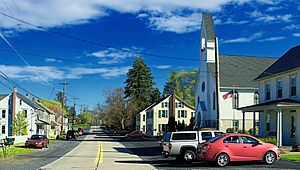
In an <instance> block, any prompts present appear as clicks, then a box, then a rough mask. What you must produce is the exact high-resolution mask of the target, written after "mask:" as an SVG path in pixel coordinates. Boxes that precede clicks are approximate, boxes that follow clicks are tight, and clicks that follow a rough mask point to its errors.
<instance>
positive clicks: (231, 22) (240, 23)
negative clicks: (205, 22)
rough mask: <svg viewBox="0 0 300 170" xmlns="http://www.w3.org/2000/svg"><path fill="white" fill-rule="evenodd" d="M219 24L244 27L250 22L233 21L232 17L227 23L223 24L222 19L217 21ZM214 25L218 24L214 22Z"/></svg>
mask: <svg viewBox="0 0 300 170" xmlns="http://www.w3.org/2000/svg"><path fill="white" fill-rule="evenodd" d="M217 20H218V21H217V24H233V25H243V24H247V23H249V21H245V20H241V21H236V20H234V19H232V18H231V17H229V18H227V20H226V22H224V23H222V21H221V20H220V19H217ZM214 23H215V24H216V22H215V21H214Z"/></svg>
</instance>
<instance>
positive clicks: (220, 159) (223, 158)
mask: <svg viewBox="0 0 300 170" xmlns="http://www.w3.org/2000/svg"><path fill="white" fill-rule="evenodd" d="M229 162H230V158H229V156H228V155H227V154H226V153H221V154H219V155H218V156H217V158H216V164H217V165H218V166H220V167H224V166H226V165H228V164H229Z"/></svg>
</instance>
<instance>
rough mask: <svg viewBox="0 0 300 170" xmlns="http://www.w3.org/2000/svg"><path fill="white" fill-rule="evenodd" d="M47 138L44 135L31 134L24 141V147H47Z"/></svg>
mask: <svg viewBox="0 0 300 170" xmlns="http://www.w3.org/2000/svg"><path fill="white" fill-rule="evenodd" d="M48 145H49V140H48V138H47V136H46V135H32V136H31V137H30V138H28V140H27V141H26V142H25V146H26V147H34V148H48Z"/></svg>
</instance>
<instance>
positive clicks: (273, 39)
mask: <svg viewBox="0 0 300 170" xmlns="http://www.w3.org/2000/svg"><path fill="white" fill-rule="evenodd" d="M284 39H285V37H284V36H278V37H270V38H265V39H261V40H258V41H259V42H265V41H279V40H284Z"/></svg>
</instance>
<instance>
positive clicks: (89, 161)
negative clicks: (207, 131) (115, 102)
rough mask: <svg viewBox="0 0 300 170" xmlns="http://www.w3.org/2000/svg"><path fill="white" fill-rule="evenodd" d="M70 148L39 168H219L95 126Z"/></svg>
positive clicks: (285, 165)
mask: <svg viewBox="0 0 300 170" xmlns="http://www.w3.org/2000/svg"><path fill="white" fill-rule="evenodd" d="M90 132H91V133H90V134H89V135H88V136H87V137H86V138H85V139H84V140H82V142H81V143H80V144H79V145H78V146H77V147H75V148H74V149H73V150H72V151H70V152H69V153H67V154H66V155H64V156H63V157H61V158H59V159H57V160H56V161H54V162H52V163H49V164H47V165H45V166H42V167H41V168H39V169H40V170H55V169H63V170H69V169H84V170H92V169H93V170H95V169H101V170H102V169H107V170H110V169H122V170H123V169H125V170H126V169H128V170H132V169H139V170H142V169H145V170H148V169H220V168H218V167H216V166H215V165H213V164H208V163H205V162H195V163H192V164H184V163H181V162H177V161H176V160H175V159H174V158H167V159H166V158H161V157H160V152H161V150H160V147H159V141H155V140H149V139H146V140H145V141H129V140H126V139H124V138H123V137H120V136H110V134H108V133H105V131H102V130H100V129H97V128H93V129H91V131H90ZM225 168H226V169H270V168H271V169H300V164H296V163H291V162H287V161H278V162H276V163H275V164H273V165H271V166H267V165H265V164H263V163H260V162H250V163H249V162H245V163H233V164H231V165H230V166H227V167H225Z"/></svg>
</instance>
